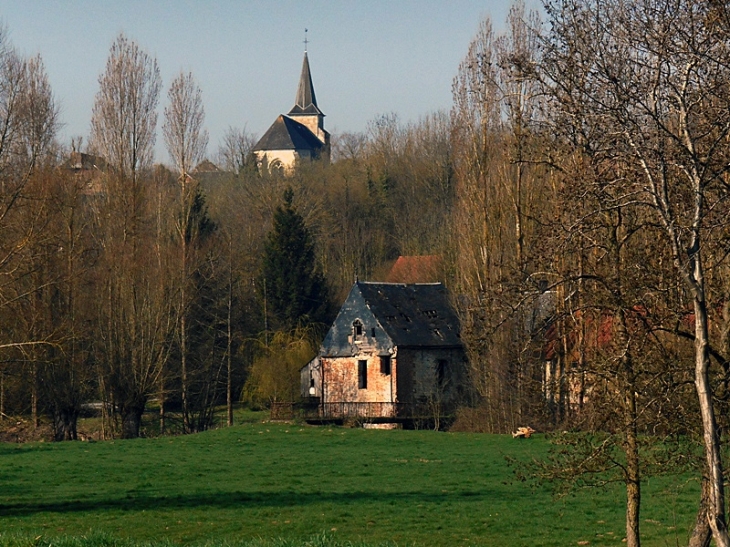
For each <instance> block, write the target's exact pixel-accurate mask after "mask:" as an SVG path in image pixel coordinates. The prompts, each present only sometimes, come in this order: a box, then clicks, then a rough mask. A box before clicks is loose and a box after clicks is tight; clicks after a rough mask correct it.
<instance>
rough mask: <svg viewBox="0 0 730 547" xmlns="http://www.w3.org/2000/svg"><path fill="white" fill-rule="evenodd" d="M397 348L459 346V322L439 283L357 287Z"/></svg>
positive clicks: (365, 284) (380, 284) (369, 284)
mask: <svg viewBox="0 0 730 547" xmlns="http://www.w3.org/2000/svg"><path fill="white" fill-rule="evenodd" d="M357 285H358V287H359V289H360V292H361V293H362V295H363V298H364V299H365V302H366V303H367V305H368V307H369V308H370V310H371V311H372V312H373V315H374V316H375V317H376V319H377V320H378V322H379V323H380V324H381V325H382V327H383V329H384V330H385V332H386V333H387V334H388V336H390V338H391V339H392V340H393V343H394V344H395V345H397V346H408V347H416V346H420V347H428V346H460V345H461V339H460V337H459V319H458V317H457V316H456V313H455V312H454V310H453V308H452V307H451V304H450V303H449V298H448V294H447V292H446V287H444V286H443V285H442V284H441V283H427V284H420V283H419V284H413V285H403V284H399V283H363V282H358V283H357Z"/></svg>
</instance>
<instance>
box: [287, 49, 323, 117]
mask: <svg viewBox="0 0 730 547" xmlns="http://www.w3.org/2000/svg"><path fill="white" fill-rule="evenodd" d="M302 114H304V115H307V114H319V115H322V116H324V114H322V111H321V110H320V109H319V107H318V106H317V96H316V95H315V94H314V84H313V83H312V73H311V72H310V70H309V57H307V52H306V51H305V52H304V61H303V63H302V74H301V76H300V77H299V87H298V88H297V97H296V100H295V101H294V106H293V107H292V109H291V110H290V111H289V115H290V116H296V115H302Z"/></svg>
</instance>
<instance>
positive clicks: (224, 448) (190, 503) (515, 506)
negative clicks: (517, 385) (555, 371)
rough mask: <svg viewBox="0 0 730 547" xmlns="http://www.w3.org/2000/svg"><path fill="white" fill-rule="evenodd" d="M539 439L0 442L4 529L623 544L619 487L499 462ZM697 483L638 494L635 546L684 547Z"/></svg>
mask: <svg viewBox="0 0 730 547" xmlns="http://www.w3.org/2000/svg"><path fill="white" fill-rule="evenodd" d="M545 449H546V443H545V441H544V440H543V439H541V438H533V439H530V440H526V441H516V440H513V439H512V438H510V437H508V436H492V435H478V434H448V433H435V432H430V431H368V430H362V429H342V428H326V427H324V428H314V427H306V426H295V425H282V424H245V425H241V426H235V427H233V428H229V429H219V430H216V431H211V432H207V433H204V434H199V435H190V436H183V437H174V438H173V437H163V438H158V439H140V440H132V441H115V442H100V443H58V444H50V443H36V444H26V445H9V444H6V445H0V531H2V532H3V533H6V534H7V533H10V534H15V533H20V534H23V535H30V536H35V535H40V534H44V535H46V536H53V535H72V536H80V535H83V534H88V533H89V532H90V531H103V532H104V533H108V534H111V535H112V536H115V537H125V538H132V539H134V540H140V541H150V540H159V539H167V540H170V541H173V542H176V543H190V542H195V543H204V542H206V541H208V540H226V541H241V540H249V539H251V538H257V537H263V538H276V537H284V538H306V537H310V536H312V535H313V534H321V533H322V532H327V533H329V534H332V536H333V537H334V538H335V539H336V540H337V541H350V540H352V541H365V542H367V543H369V544H377V543H379V542H385V541H392V542H396V543H397V544H399V545H401V546H403V545H411V544H416V545H435V546H438V545H449V546H453V545H500V546H503V545H510V546H519V545H531V546H533V545H556V546H557V545H571V544H572V545H576V544H577V542H579V541H590V544H591V545H620V544H621V538H622V537H623V511H624V509H623V507H624V504H623V493H622V491H621V489H620V488H616V489H614V490H610V491H605V492H598V491H584V492H580V493H579V494H578V495H577V496H574V497H570V498H567V499H563V500H559V501H555V500H553V499H552V498H551V497H550V494H549V492H547V491H546V490H530V489H529V488H528V487H526V486H525V485H523V484H521V483H515V482H513V481H512V480H511V477H512V474H511V472H510V470H509V468H508V467H507V465H506V463H505V459H504V455H505V454H510V455H516V456H522V457H529V456H530V455H531V454H533V453H541V452H543V451H544V450H545ZM696 497H697V494H696V485H694V483H691V482H690V483H688V484H686V485H685V484H683V483H679V481H677V480H676V479H675V480H671V479H661V480H658V479H653V480H651V481H649V483H648V484H647V485H645V498H644V505H643V514H642V526H643V532H644V534H643V535H644V545H645V546H647V547H649V546H652V545H656V546H659V545H666V544H667V543H670V544H675V542H676V538H678V539H679V542H680V543H682V542H683V541H685V540H686V537H687V527H688V525H689V524H690V523H691V522H692V519H693V510H694V508H695V507H696ZM1 542H2V541H1V540H0V543H1Z"/></svg>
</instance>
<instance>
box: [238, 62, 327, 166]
mask: <svg viewBox="0 0 730 547" xmlns="http://www.w3.org/2000/svg"><path fill="white" fill-rule="evenodd" d="M253 150H254V153H255V154H256V159H257V161H258V162H259V164H260V165H265V166H267V167H268V169H270V170H273V169H282V170H283V171H289V170H291V169H292V168H293V167H294V165H295V164H296V162H297V161H301V160H305V159H306V160H310V159H315V158H324V159H328V158H329V151H330V134H329V133H328V132H327V131H325V129H324V114H323V113H322V111H321V110H320V109H319V107H318V106H317V97H316V95H315V93H314V84H313V83H312V74H311V72H310V69H309V58H308V56H307V52H306V51H305V52H304V62H303V64H302V73H301V76H300V78H299V87H298V88H297V96H296V100H295V103H294V106H293V107H292V109H291V110H290V111H289V113H288V114H286V115H284V114H282V115H280V116H279V117H278V118H276V120H275V121H274V123H273V124H272V125H271V127H269V129H268V130H267V131H266V133H264V135H263V137H261V138H260V139H259V141H258V142H257V143H256V144H255V145H254V148H253Z"/></svg>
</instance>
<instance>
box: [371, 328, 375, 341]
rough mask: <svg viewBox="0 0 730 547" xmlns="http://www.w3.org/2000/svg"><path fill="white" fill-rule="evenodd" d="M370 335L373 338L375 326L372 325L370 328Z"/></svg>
mask: <svg viewBox="0 0 730 547" xmlns="http://www.w3.org/2000/svg"><path fill="white" fill-rule="evenodd" d="M370 337H371V338H375V327H373V328H372V329H370Z"/></svg>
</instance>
